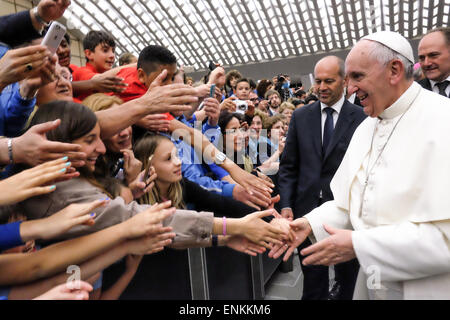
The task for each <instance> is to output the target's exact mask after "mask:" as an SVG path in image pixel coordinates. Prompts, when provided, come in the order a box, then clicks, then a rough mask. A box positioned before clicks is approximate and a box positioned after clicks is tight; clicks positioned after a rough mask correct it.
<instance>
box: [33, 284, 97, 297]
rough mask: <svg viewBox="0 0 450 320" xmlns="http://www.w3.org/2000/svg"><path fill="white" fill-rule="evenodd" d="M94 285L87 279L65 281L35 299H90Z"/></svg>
mask: <svg viewBox="0 0 450 320" xmlns="http://www.w3.org/2000/svg"><path fill="white" fill-rule="evenodd" d="M92 290H93V288H92V285H90V284H89V283H87V282H85V281H80V280H78V281H74V282H69V283H63V284H60V285H59V286H57V287H55V288H53V289H51V290H49V291H47V292H46V293H44V294H42V295H40V296H39V297H36V298H34V299H33V300H89V292H92Z"/></svg>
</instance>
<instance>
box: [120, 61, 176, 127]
mask: <svg viewBox="0 0 450 320" xmlns="http://www.w3.org/2000/svg"><path fill="white" fill-rule="evenodd" d="M117 76H118V77H120V78H122V79H124V80H123V82H125V83H127V84H128V87H127V88H126V89H125V90H124V91H123V92H118V93H116V94H115V95H116V96H118V97H119V98H120V99H122V100H123V101H124V102H128V101H130V100H134V99H137V98H140V97H142V96H143V95H144V94H146V93H147V91H148V89H147V87H146V86H145V84H143V83H142V82H141V81H140V80H139V77H138V72H137V69H136V67H129V68H123V69H121V70H120V71H119V72H118V73H117ZM165 115H166V119H167V120H173V119H175V118H174V117H173V116H172V115H171V114H170V113H165Z"/></svg>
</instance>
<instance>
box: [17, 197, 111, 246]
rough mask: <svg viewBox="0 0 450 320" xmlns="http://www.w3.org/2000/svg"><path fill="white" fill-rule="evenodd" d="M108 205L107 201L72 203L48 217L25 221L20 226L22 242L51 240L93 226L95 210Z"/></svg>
mask: <svg viewBox="0 0 450 320" xmlns="http://www.w3.org/2000/svg"><path fill="white" fill-rule="evenodd" d="M108 203H109V200H107V199H101V200H96V201H93V202H88V203H73V204H71V205H69V206H67V207H65V208H64V209H62V210H60V211H58V212H57V213H55V214H53V215H51V216H50V217H47V218H44V219H37V220H30V221H25V222H23V223H22V224H21V225H20V235H21V238H22V241H28V240H34V239H42V240H51V239H55V238H57V237H58V236H60V235H63V234H64V233H66V232H67V231H69V230H70V229H72V228H73V227H75V226H78V225H93V224H94V223H95V221H94V218H95V213H94V212H93V211H94V210H95V209H97V208H99V207H101V206H105V205H107V204H108Z"/></svg>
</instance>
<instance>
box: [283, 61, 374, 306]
mask: <svg viewBox="0 0 450 320" xmlns="http://www.w3.org/2000/svg"><path fill="white" fill-rule="evenodd" d="M314 76H315V86H316V91H317V94H318V97H319V101H317V102H315V103H313V104H310V105H306V106H304V107H302V108H300V109H297V110H296V111H295V112H294V113H293V115H292V118H291V122H290V127H289V131H288V136H287V140H286V146H285V149H284V152H283V155H282V158H281V163H280V171H279V189H280V195H281V203H280V204H281V208H282V211H281V214H282V216H284V217H285V218H288V219H293V218H299V217H302V216H304V215H305V214H307V213H309V212H310V211H311V210H313V209H314V208H316V207H318V206H320V205H321V204H322V203H324V202H326V201H329V200H332V199H333V194H332V192H331V190H330V181H331V179H332V177H333V175H334V173H335V172H336V170H337V169H338V167H339V165H340V163H341V161H342V158H343V157H344V154H345V152H346V150H347V146H348V144H349V143H350V140H351V138H352V135H353V132H354V131H355V129H356V128H357V127H358V125H359V124H360V123H361V122H362V121H363V120H364V118H365V117H366V115H365V114H364V112H363V109H362V108H361V107H359V106H356V105H353V104H351V103H350V102H348V101H347V100H346V99H345V96H344V87H345V75H344V61H343V60H342V59H340V58H338V57H335V56H328V57H325V58H323V59H321V60H320V61H319V62H318V63H317V64H316V66H315V69H314ZM310 244H311V243H310V242H309V240H306V241H305V242H304V243H303V244H302V245H301V246H300V247H299V248H298V249H299V250H298V251H299V252H300V250H301V249H302V248H305V247H307V246H309V245H310ZM299 256H300V262H302V260H303V258H302V256H301V255H299ZM302 271H303V275H304V282H303V296H302V299H304V300H310V299H314V300H317V299H351V298H352V295H353V289H354V285H355V282H356V276H357V272H358V263H357V261H356V260H352V261H349V262H347V263H345V264H341V265H336V266H335V280H336V285H335V287H334V288H333V290H332V291H331V292H329V278H328V267H325V266H307V267H305V266H303V265H302Z"/></svg>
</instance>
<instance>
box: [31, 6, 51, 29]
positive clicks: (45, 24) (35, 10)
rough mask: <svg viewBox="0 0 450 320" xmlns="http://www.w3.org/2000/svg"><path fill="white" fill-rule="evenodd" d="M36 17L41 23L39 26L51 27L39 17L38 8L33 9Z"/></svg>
mask: <svg viewBox="0 0 450 320" xmlns="http://www.w3.org/2000/svg"><path fill="white" fill-rule="evenodd" d="M33 13H34V17H35V18H36V21H37V22H39V24H41V25H43V26H44V27H48V26H49V25H50V23H49V22H47V21H45V20H44V19H42V17H41V16H40V15H39V12H38V7H34V8H33Z"/></svg>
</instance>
